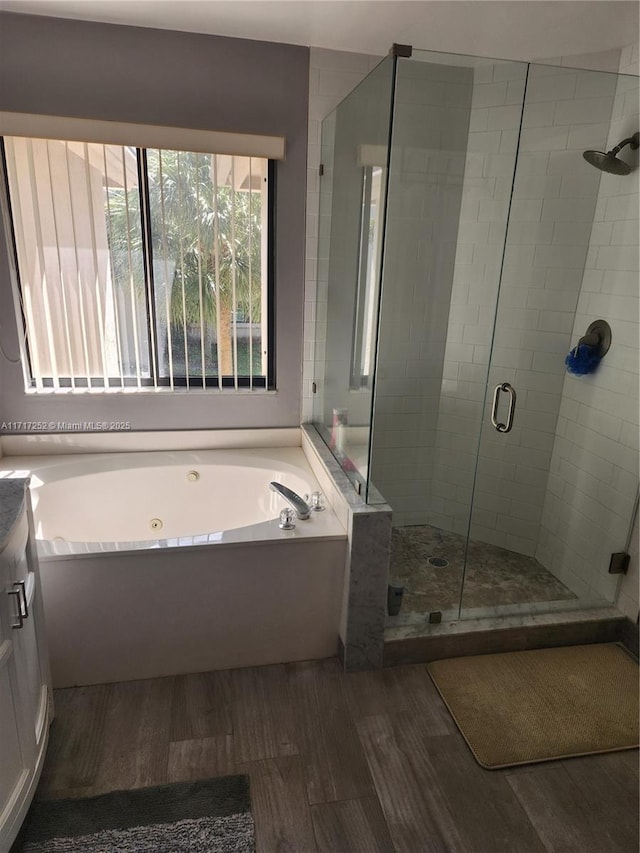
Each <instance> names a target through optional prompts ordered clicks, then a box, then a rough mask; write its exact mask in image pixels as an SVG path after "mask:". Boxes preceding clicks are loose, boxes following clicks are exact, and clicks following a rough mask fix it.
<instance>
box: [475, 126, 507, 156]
mask: <svg viewBox="0 0 640 853" xmlns="http://www.w3.org/2000/svg"><path fill="white" fill-rule="evenodd" d="M500 140H501V131H499V130H492V131H472V132H470V133H469V136H468V150H469V151H471V152H475V153H477V152H480V153H484V152H494V153H497V152H498V151H499V150H500Z"/></svg>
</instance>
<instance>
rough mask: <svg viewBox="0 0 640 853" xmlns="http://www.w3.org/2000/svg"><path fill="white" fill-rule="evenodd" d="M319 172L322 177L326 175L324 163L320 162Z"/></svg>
mask: <svg viewBox="0 0 640 853" xmlns="http://www.w3.org/2000/svg"><path fill="white" fill-rule="evenodd" d="M318 174H319V175H320V177H322V176H323V175H324V163H320V165H319V166H318Z"/></svg>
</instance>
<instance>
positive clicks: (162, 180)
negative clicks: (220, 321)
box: [106, 150, 261, 326]
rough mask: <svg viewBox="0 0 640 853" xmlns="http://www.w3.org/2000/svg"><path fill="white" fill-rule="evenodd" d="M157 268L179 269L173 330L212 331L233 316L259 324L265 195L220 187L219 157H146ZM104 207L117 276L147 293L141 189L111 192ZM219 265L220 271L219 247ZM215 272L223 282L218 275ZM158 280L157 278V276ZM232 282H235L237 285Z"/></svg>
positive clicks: (162, 153) (156, 154)
mask: <svg viewBox="0 0 640 853" xmlns="http://www.w3.org/2000/svg"><path fill="white" fill-rule="evenodd" d="M147 163H148V176H149V203H150V221H151V235H152V252H153V257H154V269H155V270H162V269H164V268H165V264H166V268H167V269H169V270H174V273H173V287H172V290H171V308H170V310H171V323H172V325H176V326H182V324H183V320H184V322H186V324H187V325H188V326H189V325H199V324H200V322H201V317H200V304H201V301H202V307H203V315H204V316H203V318H202V321H203V322H204V323H206V324H207V325H210V324H211V325H214V324H215V322H216V291H217V293H218V298H219V301H220V305H221V314H224V313H226V314H227V315H228V313H229V312H230V311H232V310H233V290H234V284H235V300H236V302H235V307H236V310H237V311H238V312H239V313H241V314H244V315H245V316H248V315H249V313H251V316H252V319H253V321H254V322H259V320H260V305H261V263H260V253H261V234H260V232H261V194H260V193H259V192H248V191H235V192H234V191H233V188H232V187H230V186H218V188H217V192H216V191H214V187H215V182H214V157H213V156H211V155H208V154H196V153H189V152H179V151H159V150H148V151H147ZM107 192H108V205H107V208H106V213H107V220H108V223H107V224H108V234H109V246H110V250H111V257H112V264H113V270H114V277H115V279H116V281H118V282H120V283H123V284H125V283H126V286H128V284H129V281H130V280H131V279H133V282H134V286H135V287H136V288H138V289H142V287H143V286H144V274H143V264H142V231H141V225H140V199H139V192H138V188H137V187H134V188H130V189H127V190H125V189H123V188H121V187H110V188H108V190H107ZM216 238H217V244H218V258H217V269H216V253H215V243H216ZM216 272H217V273H218V275H217V276H216ZM156 275H157V274H156ZM234 277H235V282H234Z"/></svg>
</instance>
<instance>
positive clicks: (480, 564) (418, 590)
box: [390, 525, 576, 616]
mask: <svg viewBox="0 0 640 853" xmlns="http://www.w3.org/2000/svg"><path fill="white" fill-rule="evenodd" d="M465 549H466V538H465V537H464V536H460V535H459V534H456V533H448V532H446V531H444V530H440V529H439V528H437V527H431V526H429V525H418V526H414V527H396V528H394V529H393V534H392V539H391V567H390V578H391V580H390V582H391V583H392V584H394V585H397V586H404V588H405V592H404V597H403V601H402V609H401V611H400V615H401V616H407V615H408V614H411V613H415V614H428V613H430V612H432V611H438V610H439V611H446V610H451V609H456V610H457V608H458V605H459V603H460V592H461V584H462V579H463V573H464V562H465ZM430 557H434V558H444V559H446V560H447V561H448V565H447V566H445V567H436V566H432V565H430V564H429V562H428V560H429V558H430ZM575 599H576V596H575V595H574V594H573V593H572V592H571V591H570V590H569V589H567V587H566V586H564V584H562V583H560V581H559V580H558V579H557V578H555V577H554V575H552V574H551V573H550V572H548V571H547V570H546V569H545V568H544V567H543V566H542V565H540V563H539V562H538V561H537V560H536V559H535V558H533V557H525V556H524V555H522V554H518V553H516V552H515V551H508V550H506V549H505V548H499V547H497V546H495V545H488V544H486V543H484V542H477V541H473V540H472V541H470V542H469V547H468V551H467V567H466V573H464V594H463V597H462V607H463V608H475V607H497V606H500V605H508V604H530V603H535V602H549V601H567V600H575Z"/></svg>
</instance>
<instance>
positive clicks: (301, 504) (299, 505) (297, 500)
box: [269, 481, 311, 519]
mask: <svg viewBox="0 0 640 853" xmlns="http://www.w3.org/2000/svg"><path fill="white" fill-rule="evenodd" d="M269 488H270V489H271V491H272V492H277V493H278V494H279V495H280V497H282V498H284V499H285V501H286V502H287V503H288V504H289V506H291V508H292V509H293V510H294V512H295V514H296V515H297V516H298V518H300V519H305V518H309V516H310V515H311V509H310V507H309V504H308V503H307V502H306V501H304V500H303V499H302V498H301V497H300V495H298V494H296V492H294V491H293V490H292V489H288V488H287V487H286V486H283V485H282V483H276V482H275V481H274V482H272V483H269Z"/></svg>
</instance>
